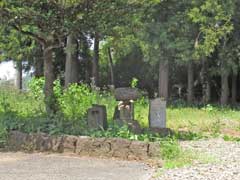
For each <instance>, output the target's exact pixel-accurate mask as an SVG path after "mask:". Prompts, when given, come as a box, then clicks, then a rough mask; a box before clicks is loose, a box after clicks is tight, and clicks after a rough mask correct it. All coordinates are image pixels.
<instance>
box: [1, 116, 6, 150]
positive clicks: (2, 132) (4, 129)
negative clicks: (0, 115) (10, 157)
mask: <svg viewBox="0 0 240 180" xmlns="http://www.w3.org/2000/svg"><path fill="white" fill-rule="evenodd" d="M6 139H7V129H6V127H5V126H4V125H3V123H2V122H1V121H0V148H2V147H4V145H5V143H6Z"/></svg>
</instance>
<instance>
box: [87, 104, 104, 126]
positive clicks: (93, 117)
mask: <svg viewBox="0 0 240 180" xmlns="http://www.w3.org/2000/svg"><path fill="white" fill-rule="evenodd" d="M87 122H88V128H89V129H105V130H106V129H107V110H106V106H102V105H93V107H92V108H90V109H88V121H87Z"/></svg>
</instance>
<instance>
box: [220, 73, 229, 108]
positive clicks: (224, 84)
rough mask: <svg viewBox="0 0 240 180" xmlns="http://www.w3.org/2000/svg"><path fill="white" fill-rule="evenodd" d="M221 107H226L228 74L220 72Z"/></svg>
mask: <svg viewBox="0 0 240 180" xmlns="http://www.w3.org/2000/svg"><path fill="white" fill-rule="evenodd" d="M221 73H222V75H221V85H222V87H221V105H227V103H228V96H229V87H228V85H229V84H228V73H226V72H225V73H224V72H221Z"/></svg>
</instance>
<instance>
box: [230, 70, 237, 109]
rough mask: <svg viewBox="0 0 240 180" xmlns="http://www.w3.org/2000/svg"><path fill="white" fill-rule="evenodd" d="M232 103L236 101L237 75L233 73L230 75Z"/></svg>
mask: <svg viewBox="0 0 240 180" xmlns="http://www.w3.org/2000/svg"><path fill="white" fill-rule="evenodd" d="M231 100H232V104H233V105H234V104H236V103H237V75H236V74H233V75H232V98H231Z"/></svg>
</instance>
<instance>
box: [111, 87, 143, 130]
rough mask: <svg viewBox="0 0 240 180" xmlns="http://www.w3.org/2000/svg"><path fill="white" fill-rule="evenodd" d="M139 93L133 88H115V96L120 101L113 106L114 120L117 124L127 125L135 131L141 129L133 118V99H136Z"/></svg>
mask: <svg viewBox="0 0 240 180" xmlns="http://www.w3.org/2000/svg"><path fill="white" fill-rule="evenodd" d="M139 97H140V94H139V92H138V90H137V89H135V88H117V89H116V90H115V98H116V100H117V101H120V102H119V104H118V106H117V107H116V108H115V113H114V120H115V122H116V124H117V125H118V126H123V125H124V124H126V125H128V126H129V128H130V129H131V130H132V131H134V132H135V133H140V132H141V131H142V129H141V126H140V125H139V123H138V122H137V121H136V120H135V119H134V100H137V99H138V98H139Z"/></svg>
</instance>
